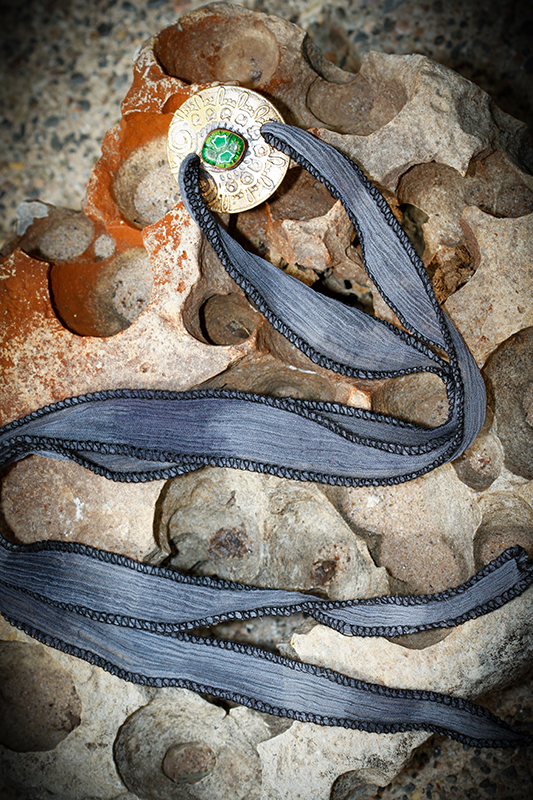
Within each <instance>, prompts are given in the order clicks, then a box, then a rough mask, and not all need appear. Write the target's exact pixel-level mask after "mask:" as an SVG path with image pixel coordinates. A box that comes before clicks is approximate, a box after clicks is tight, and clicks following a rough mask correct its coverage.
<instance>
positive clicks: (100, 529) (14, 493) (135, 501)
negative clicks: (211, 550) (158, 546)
mask: <svg viewBox="0 0 533 800" xmlns="http://www.w3.org/2000/svg"><path fill="white" fill-rule="evenodd" d="M163 485H164V481H153V482H150V483H137V484H135V483H130V484H120V483H114V482H113V481H109V480H107V479H106V478H102V477H100V476H99V475H95V474H94V473H92V472H90V471H89V470H86V469H84V468H83V467H81V466H79V465H78V464H76V463H74V462H73V461H54V460H52V459H49V458H42V457H41V456H30V457H29V458H25V459H24V460H23V461H19V462H18V463H16V464H15V465H14V466H13V467H12V468H11V469H10V471H9V473H8V475H7V477H6V478H5V479H4V482H3V484H2V509H3V513H4V517H5V521H6V522H7V524H8V525H9V527H10V529H11V532H12V534H13V536H14V537H15V539H16V540H17V541H18V542H21V543H23V544H28V543H29V542H38V541H42V540H44V539H54V540H59V541H66V542H68V541H71V542H83V543H84V544H88V545H91V546H92V547H99V548H101V549H103V550H109V551H111V552H115V553H123V554H124V555H128V556H130V557H131V558H135V559H138V560H141V561H142V560H143V559H144V558H146V557H147V556H148V555H149V554H150V553H151V551H152V550H153V549H154V548H155V542H154V538H153V516H154V505H155V503H156V501H157V498H158V497H159V494H160V493H161V489H162V488H163Z"/></svg>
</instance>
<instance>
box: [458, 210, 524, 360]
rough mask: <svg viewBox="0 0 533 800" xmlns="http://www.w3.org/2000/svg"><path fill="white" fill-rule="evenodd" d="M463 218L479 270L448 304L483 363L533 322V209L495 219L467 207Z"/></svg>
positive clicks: (473, 350) (471, 349)
mask: <svg viewBox="0 0 533 800" xmlns="http://www.w3.org/2000/svg"><path fill="white" fill-rule="evenodd" d="M461 219H462V222H463V224H464V226H465V231H466V235H467V239H468V241H469V243H470V247H471V249H472V251H473V252H474V253H475V259H476V262H477V263H476V270H475V275H474V276H473V277H472V278H471V279H470V280H469V281H468V283H467V284H466V285H465V286H463V288H462V289H459V291H458V292H456V293H455V294H454V295H453V296H452V297H450V298H449V300H448V301H447V302H446V305H445V308H446V311H447V312H448V313H449V315H450V317H451V318H452V320H453V322H454V323H455V325H456V326H457V328H458V329H459V331H460V332H461V334H462V335H463V338H464V339H465V341H466V343H467V345H468V347H469V349H470V351H471V353H472V354H473V356H474V358H475V359H476V361H477V363H478V365H479V366H483V364H484V363H485V362H486V360H487V358H488V357H489V355H490V354H491V353H492V352H493V351H494V350H495V349H496V348H497V347H498V345H499V344H501V343H502V342H504V341H505V340H506V339H508V338H509V337H510V336H511V335H512V334H513V333H517V332H518V331H520V330H522V329H523V328H526V327H528V326H529V325H533V214H529V215H528V216H526V217H520V218H518V219H495V218H494V217H492V216H490V215H488V214H485V213H483V212H482V211H480V210H479V209H478V208H467V209H466V210H465V211H464V213H463V215H462V218H461Z"/></svg>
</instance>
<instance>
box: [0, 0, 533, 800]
mask: <svg viewBox="0 0 533 800" xmlns="http://www.w3.org/2000/svg"><path fill="white" fill-rule="evenodd" d="M202 5H204V3H203V2H197V1H196V0H182V1H181V2H180V0H176V1H175V2H171V0H147V1H146V2H141V0H89V2H87V0H44V1H42V0H41V2H38V0H19V2H13V0H0V14H1V16H0V19H1V21H2V25H1V30H0V53H2V57H1V64H0V69H1V72H0V220H1V230H0V246H1V244H2V243H3V241H4V240H5V239H6V238H8V237H9V236H10V235H11V233H12V232H13V225H14V220H15V209H16V207H17V205H18V204H19V203H20V202H21V201H23V200H27V199H37V198H39V199H42V200H45V201H47V202H50V203H53V204H54V205H58V206H67V207H71V208H74V209H78V208H79V207H80V204H81V201H82V199H83V195H84V190H85V185H86V183H87V180H88V177H89V173H90V170H91V168H92V166H93V164H94V162H95V161H96V160H97V158H98V157H99V154H100V142H101V140H102V137H103V135H104V133H105V132H106V130H107V129H108V128H110V127H111V126H112V125H114V124H115V123H116V122H117V121H118V119H119V116H120V102H121V100H122V98H123V96H124V94H125V92H126V89H127V87H128V85H129V83H130V80H131V60H132V56H133V54H134V52H135V50H136V48H137V47H138V45H139V44H140V43H141V42H143V41H144V40H145V39H146V38H147V37H148V36H150V35H152V34H154V33H156V32H157V31H159V30H160V29H161V28H163V27H165V26H166V25H168V24H170V23H171V22H173V21H174V20H175V19H176V18H177V17H179V16H181V15H182V14H184V13H186V12H187V11H190V10H193V9H195V8H198V7H200V6H202ZM242 5H244V6H246V7H248V8H252V9H255V10H258V11H265V12H267V13H271V14H277V15H278V16H280V17H283V18H285V19H289V20H290V21H292V22H295V23H297V24H298V25H300V26H301V27H302V28H304V29H305V30H306V31H308V32H309V33H310V35H311V36H312V38H313V39H314V41H315V43H316V44H317V45H318V46H319V47H320V49H321V50H322V51H323V52H324V53H325V54H326V55H327V56H328V57H329V58H331V60H333V61H335V62H336V63H337V64H338V65H339V66H341V67H343V68H345V69H349V70H357V68H358V65H359V63H360V59H361V57H362V55H363V54H364V53H365V52H367V51H368V50H381V51H385V52H388V53H413V52H416V53H423V54H425V55H428V56H431V57H433V58H435V59H436V60H437V61H440V62H441V63H443V64H446V65H447V66H450V67H452V68H453V69H455V70H457V71H458V72H460V73H461V74H462V75H464V76H465V77H467V78H469V79H470V80H473V81H475V82H476V83H478V84H479V85H480V86H481V87H482V88H483V89H485V90H486V91H488V92H489V93H490V94H491V95H492V97H493V98H494V100H495V101H496V102H497V104H498V105H499V106H500V107H501V108H502V109H503V110H504V111H506V112H508V113H510V114H512V115H513V116H515V117H518V118H519V119H522V120H524V121H526V122H527V123H528V125H529V126H530V130H532V129H533V43H532V34H533V6H531V5H530V4H529V3H527V2H521V3H520V2H516V3H513V2H509V3H505V2H504V3H501V2H500V3H496V2H494V1H493V0H489V2H483V1H482V0H479V1H478V2H476V1H475V0H466V2H461V3H458V2H457V3H450V2H443V0H434V1H433V2H432V1H431V0H427V2H420V0H344V1H342V0H333V1H332V2H329V3H327V2H326V3H325V2H321V1H320V0H285V2H283V0H248V2H243V3H242ZM532 692H533V689H532V682H531V681H528V680H524V681H523V682H521V683H520V685H518V686H515V687H514V688H513V689H511V690H507V691H506V692H503V693H500V694H498V695H495V696H493V697H491V698H489V699H488V701H487V705H489V706H490V708H491V709H492V710H494V711H496V712H497V713H499V714H500V715H502V716H503V717H504V718H507V719H508V721H511V720H513V721H514V722H515V723H519V724H520V725H521V727H523V728H526V729H528V730H530V731H532V732H533V712H532V708H533V701H532ZM532 787H533V768H532V763H531V751H529V752H525V751H518V752H513V751H511V752H508V751H501V750H495V751H480V750H472V749H470V748H463V747H462V746H461V745H458V744H457V743H454V742H450V741H448V740H446V739H443V738H441V737H433V738H432V739H431V740H430V742H429V744H428V745H426V746H425V747H424V748H422V749H421V750H420V751H419V752H418V753H417V754H416V755H415V757H414V758H413V760H412V762H411V764H410V765H409V767H408V768H407V769H406V770H404V772H403V773H402V774H401V775H400V776H398V778H397V779H396V780H395V781H394V782H393V783H392V784H391V785H390V786H388V787H386V788H385V789H383V790H380V791H379V792H378V793H377V794H376V795H375V797H380V798H383V799H384V800H393V799H394V800H421V799H422V798H430V799H431V798H433V800H449V799H451V798H453V800H462V799H463V798H468V799H469V800H475V799H476V798H501V799H502V800H530V798H532V797H533V788H532ZM349 798H350V800H358V799H359V800H366V799H367V798H368V794H365V795H360V794H353V795H352V796H350V795H345V794H342V796H341V795H338V796H336V800H349ZM221 800H222V799H221Z"/></svg>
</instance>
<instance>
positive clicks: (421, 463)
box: [0, 123, 533, 747]
mask: <svg viewBox="0 0 533 800" xmlns="http://www.w3.org/2000/svg"><path fill="white" fill-rule="evenodd" d="M262 133H263V135H264V138H265V139H266V140H267V141H268V142H270V143H271V144H273V145H274V146H275V147H277V148H279V149H281V150H283V151H285V152H286V153H288V155H290V156H291V157H292V158H293V159H294V160H296V161H297V162H299V163H300V164H302V165H303V166H304V167H305V168H306V169H308V170H309V172H311V173H312V174H313V175H314V176H315V177H316V178H318V179H319V180H321V181H322V182H323V183H324V184H325V185H326V186H327V188H328V189H329V191H330V192H331V194H332V195H333V196H334V197H336V198H338V199H340V200H341V201H342V203H343V204H344V206H345V208H346V210H347V212H348V214H349V216H350V219H351V220H352V222H353V224H354V226H355V227H356V229H357V232H358V234H359V238H360V241H361V247H362V253H363V258H364V261H365V265H366V267H367V270H368V273H369V275H370V277H371V278H372V280H373V281H374V283H375V284H376V286H377V287H378V288H379V290H380V292H381V293H382V295H383V297H384V298H385V300H386V301H387V303H388V304H389V305H390V307H391V308H392V309H393V310H394V312H395V313H396V315H397V316H398V318H399V320H400V321H401V323H402V325H403V326H404V328H405V330H400V329H398V328H395V327H394V326H392V325H390V324H388V323H386V322H383V321H381V320H379V319H376V318H373V317H370V316H369V315H366V314H364V313H363V312H360V311H359V310H357V309H355V308H349V307H347V306H344V305H342V304H341V303H338V302H336V301H334V300H331V299H329V298H326V297H323V296H322V295H319V294H317V293H316V292H314V291H313V290H312V289H310V288H309V287H307V286H305V285H303V284H302V283H300V282H299V281H296V280H294V279H292V278H291V277H289V276H287V275H285V274H284V273H282V272H281V271H280V270H278V269H277V268H275V267H274V266H272V265H271V264H270V263H269V262H267V261H264V260H263V259H261V258H259V257H258V256H256V255H254V254H252V253H248V252H247V251H245V250H244V249H243V248H242V247H241V246H240V245H239V244H238V243H237V242H235V241H234V240H233V239H232V238H231V236H229V235H228V233H227V232H226V231H225V230H224V229H223V228H222V227H221V226H220V225H219V224H217V223H216V221H215V220H214V218H213V217H212V215H211V213H210V212H209V211H208V209H207V208H206V206H205V203H204V201H203V199H202V196H201V193H200V190H199V184H198V168H199V161H198V158H197V156H194V155H191V156H189V157H187V159H186V160H185V161H184V163H183V165H182V169H181V172H180V187H181V194H182V198H183V200H184V202H185V204H186V205H187V208H188V209H189V211H190V213H191V215H192V216H193V217H194V219H195V220H196V222H197V223H198V224H199V226H200V227H201V229H202V230H203V232H204V234H205V235H206V237H207V238H208V240H209V241H210V243H211V245H212V246H213V248H214V249H215V251H216V253H217V255H218V257H219V258H220V260H221V262H222V264H223V265H224V267H225V268H226V270H227V271H228V273H229V274H230V275H231V277H232V278H233V279H234V280H235V281H236V282H237V283H238V284H239V285H240V286H241V287H242V288H243V289H244V291H245V292H246V294H247V295H248V297H249V298H250V300H252V301H253V302H254V304H255V305H256V306H257V307H258V308H259V309H260V310H261V312H262V313H263V314H264V315H265V317H266V318H267V319H268V320H269V321H270V322H271V323H272V325H273V326H274V327H275V328H276V329H277V330H278V331H280V332H281V333H282V334H283V335H284V336H286V337H287V338H288V339H289V340H290V341H291V342H293V343H294V344H295V345H297V346H298V347H299V348H300V349H301V350H302V351H303V352H304V353H305V354H306V355H307V356H308V357H309V358H311V359H312V360H313V361H314V362H315V363H317V364H320V365H321V366H324V367H327V368H329V369H332V370H334V371H337V372H340V373H342V374H345V375H350V376H359V377H364V378H367V379H368V378H382V377H395V376H400V375H407V374H411V373H414V372H423V371H426V372H433V373H434V374H436V375H438V376H439V377H440V378H441V379H442V380H443V381H444V383H445V385H446V388H447V395H448V403H449V415H448V419H447V421H446V422H445V423H444V424H443V425H441V426H439V427H437V428H433V429H428V428H424V427H422V426H419V425H415V424H411V423H408V422H404V421H402V420H399V419H396V418H393V417H389V416H386V415H384V414H378V413H374V412H369V411H363V410H361V409H355V408H352V407H349V406H343V405H340V404H338V403H330V402H315V401H308V400H298V399H295V398H271V397H264V396H261V395H256V394H251V393H244V392H235V391H224V390H195V391H189V392H181V393H173V392H164V391H157V390H131V389H119V390H110V391H107V392H99V393H95V394H92V395H85V396H83V397H74V398H68V399H66V400H63V401H61V402H59V403H56V404H54V405H51V406H47V407H45V408H41V409H39V410H36V411H35V412H33V413H32V414H29V415H28V416H26V417H24V418H23V419H20V420H16V421H15V422H12V423H10V424H8V425H6V426H5V427H4V428H2V429H1V430H0V464H7V463H10V462H12V461H14V460H16V459H19V458H22V457H24V456H25V455H28V454H30V453H40V454H41V455H48V456H51V457H55V458H70V459H72V460H74V461H77V462H78V463H80V464H82V465H83V466H85V467H87V468H89V469H91V470H93V472H96V473H97V474H101V475H105V476H107V477H109V478H112V479H114V480H122V481H146V480H153V479H159V478H165V477H171V476H174V475H178V474H182V473H185V472H189V471H191V470H196V469H199V468H201V467H202V466H204V465H218V466H231V467H237V468H240V469H250V470H256V471H262V472H269V473H273V474H276V475H280V476H284V477H289V478H298V479H301V480H316V481H322V482H325V483H336V484H345V485H369V484H371V485H376V484H389V483H399V482H401V481H406V480H410V479H412V478H415V477H417V476H418V475H422V474H424V473H425V472H427V471H429V470H431V469H433V468H434V467H436V466H438V465H439V464H442V463H444V462H446V461H449V460H451V459H453V458H456V457H458V456H459V455H460V454H461V453H462V452H463V451H464V450H465V449H466V448H467V447H468V446H469V444H470V443H471V442H472V441H473V440H474V438H475V436H476V435H477V433H478V431H479V429H480V427H481V425H482V422H483V418H484V414H485V392H484V386H483V380H482V378H481V375H480V373H479V370H478V369H477V367H476V365H475V362H474V360H473V359H472V356H471V355H470V353H469V352H468V349H467V348H466V346H465V344H464V342H463V340H462V339H461V337H460V336H459V334H458V333H457V331H456V329H455V328H454V326H453V325H452V323H451V322H450V321H449V319H448V318H447V317H446V316H445V314H444V313H443V312H442V310H441V308H440V307H439V305H438V303H437V301H436V299H435V296H434V294H433V291H432V288H431V285H430V282H429V279H428V276H427V273H426V271H425V269H424V266H423V264H422V263H421V261H420V259H419V258H418V256H417V255H416V253H415V252H414V250H413V248H412V246H411V244H410V242H409V239H408V238H407V237H406V235H405V234H404V232H403V231H402V229H401V228H400V227H399V225H398V223H397V222H396V220H395V218H394V216H393V215H392V213H391V211H390V209H389V208H388V206H387V204H386V203H385V201H384V200H383V198H382V197H381V195H380V194H379V192H377V190H376V189H375V188H374V187H373V186H372V184H371V183H370V182H369V181H368V180H367V179H366V178H365V177H364V176H363V174H362V173H361V171H360V170H359V169H358V168H357V167H356V166H355V165H354V164H353V163H352V162H351V161H350V160H349V159H347V158H346V157H345V156H343V155H342V154H341V153H339V152H338V151H336V150H334V149H333V148H331V147H329V146H328V145H326V144H324V143H322V142H320V141H319V140H318V139H316V138H315V137H313V136H311V135H310V134H308V133H306V132H304V131H301V130H299V129H297V128H292V127H289V126H284V125H282V124H280V123H268V124H266V125H264V126H263V128H262ZM0 582H1V584H2V595H1V598H0V610H1V611H2V613H3V614H4V616H5V617H6V618H7V619H8V620H9V621H10V622H11V623H12V624H13V625H16V626H18V627H20V628H22V629H23V630H25V631H26V632H28V633H29V634H30V635H32V636H34V637H35V638H37V639H40V640H41V641H43V642H45V643H47V644H49V645H51V646H53V647H58V648H60V649H61V650H64V651H65V652H69V653H73V654H74V655H77V656H79V657H81V658H85V659H87V660H88V661H90V662H92V663H95V664H99V665H100V666H102V667H103V668H105V669H107V670H109V671H111V672H113V673H115V674H117V675H120V676H121V677H122V678H125V679H127V680H132V681H136V682H139V683H145V684H149V685H154V686H168V685H177V686H184V687H187V688H190V689H192V690H194V691H201V692H205V693H208V694H211V695H214V696H220V697H225V698H228V699H231V700H233V701H236V702H240V703H243V704H245V705H248V706H250V707H253V708H256V709H259V710H262V711H268V712H269V713H274V714H279V715H282V716H287V717H291V718H295V719H301V720H305V721H312V722H318V723H321V724H325V725H342V726H345V727H351V728H358V729H362V730H369V731H381V732H395V731H402V730H418V729H423V730H429V731H438V732H442V733H446V734H448V735H450V736H452V737H454V738H457V739H459V740H460V741H463V742H465V743H468V744H476V745H487V746H502V747H504V746H516V745H517V744H523V743H525V741H526V738H525V737H523V736H521V735H520V734H519V733H518V732H516V731H513V730H512V729H511V728H509V726H507V725H506V724H505V723H503V722H502V721H501V720H498V719H497V718H496V717H494V716H493V715H491V714H490V713H489V712H487V711H485V710H484V709H481V708H479V707H477V706H475V705H473V704H471V703H469V702H468V701H466V700H462V699H459V698H450V697H446V696H443V695H440V694H437V693H435V692H424V691H415V690H399V689H388V688H385V687H382V686H376V685H373V684H367V683H363V682H362V681H358V680H355V679H352V678H349V677H347V676H345V675H341V674H339V673H336V672H333V671H332V670H329V669H324V668H320V667H315V666H312V665H310V664H304V663H300V662H297V661H291V660H289V659H286V658H282V657H280V656H277V655H275V654H273V653H270V652H267V651H262V650H259V649H258V648H254V647H250V646H247V645H240V644H237V643H235V642H223V641H220V640H217V639H205V638H200V637H196V636H193V635H191V634H190V633H187V632H186V631H190V630H193V629H194V628H196V627H198V626H200V625H212V624H214V623H215V622H218V621H221V620H225V619H241V618H243V619H244V618H247V617H254V616H261V615H264V614H292V613H295V612H297V611H305V612H307V613H309V614H310V615H311V616H313V617H314V618H315V619H316V620H318V621H319V622H322V623H324V624H326V625H330V626H331V627H333V628H335V629H336V630H338V631H340V632H342V633H344V634H348V635H354V634H355V635H365V636H366V635H386V636H395V635H399V634H403V633H412V632H416V631H421V630H428V629H432V628H438V627H448V626H450V625H457V624H460V623H461V622H464V621H466V620H467V619H471V618H473V617H476V616H479V615H480V614H484V613H487V612H488V611H491V610H493V609H496V608H498V607H500V606H501V605H503V604H504V603H506V602H508V601H509V600H511V599H512V598H513V597H516V596H518V595H519V594H521V593H522V592H523V591H524V590H525V589H526V588H527V587H528V586H529V585H530V584H531V583H532V582H533V570H532V568H531V565H530V564H529V562H528V561H527V558H526V556H525V553H524V552H523V551H521V550H520V548H514V549H512V550H510V551H507V552H506V553H504V554H502V556H500V557H499V558H498V559H497V560H496V561H495V562H493V563H492V564H490V565H489V566H488V567H486V568H485V569H484V570H483V571H482V572H480V573H478V574H477V575H476V576H474V578H472V579H471V580H470V581H469V582H468V583H467V584H465V585H464V586H462V587H459V588H457V589H454V590H450V591H448V592H444V593H441V594H439V595H434V596H425V597H417V598H416V597H415V598H399V597H385V598H383V597H381V598H374V599H372V600H354V601H349V602H332V601H323V600H320V599H318V598H316V597H313V596H310V595H305V594H301V593H297V592H283V591H278V590H263V589H254V588H251V587H244V586H240V585H237V584H232V583H228V582H224V581H216V580H213V579H209V578H192V577H185V576H182V575H179V574H177V573H175V572H171V571H169V570H166V569H161V568H156V567H149V566H147V565H143V564H139V563H137V562H134V561H131V560H129V559H127V558H125V557H122V556H118V555H114V554H110V553H105V552H102V551H97V550H93V549H91V548H88V547H85V546H83V545H77V544H71V543H69V544H66V543H54V542H48V543H41V544H38V545H33V546H19V545H13V544H9V543H7V542H3V543H2V544H1V545H0Z"/></svg>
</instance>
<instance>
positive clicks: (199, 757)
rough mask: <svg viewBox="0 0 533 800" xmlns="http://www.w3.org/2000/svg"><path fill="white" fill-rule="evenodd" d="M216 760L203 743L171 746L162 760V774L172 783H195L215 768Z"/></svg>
mask: <svg viewBox="0 0 533 800" xmlns="http://www.w3.org/2000/svg"><path fill="white" fill-rule="evenodd" d="M216 763H217V759H216V756H215V754H214V753H213V751H212V750H211V748H210V747H208V746H207V745H206V744H204V743H203V742H185V743H181V744H173V745H171V746H170V747H169V748H168V750H167V752H166V753H165V757H164V759H163V764H162V767H163V772H164V773H165V775H166V776H167V778H170V780H171V781H174V783H178V784H180V783H197V782H198V781H201V780H202V778H205V777H206V776H207V775H209V774H210V773H211V772H213V770H214V769H215V767H216Z"/></svg>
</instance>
